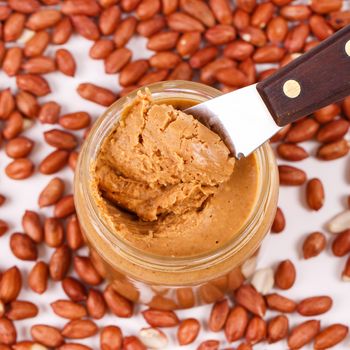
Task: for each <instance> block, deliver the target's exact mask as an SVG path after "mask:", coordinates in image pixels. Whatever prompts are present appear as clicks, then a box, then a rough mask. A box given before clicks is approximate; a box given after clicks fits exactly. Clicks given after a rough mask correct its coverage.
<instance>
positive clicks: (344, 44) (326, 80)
mask: <svg viewBox="0 0 350 350" xmlns="http://www.w3.org/2000/svg"><path fill="white" fill-rule="evenodd" d="M257 89H258V91H259V93H260V95H261V97H262V98H263V100H264V101H265V103H266V106H267V108H268V109H269V111H270V113H271V114H272V116H273V118H274V119H275V121H276V123H277V124H278V125H279V126H284V125H286V124H288V123H291V122H293V121H295V120H297V119H299V118H301V117H304V116H306V115H308V114H310V113H312V112H314V111H315V110H317V109H319V108H322V107H324V106H326V105H328V104H331V103H334V102H337V101H339V100H341V99H343V98H345V97H346V96H348V95H350V25H348V26H347V27H345V28H343V29H342V30H340V31H339V32H337V33H336V34H334V35H332V36H331V37H329V38H328V39H327V40H325V41H323V42H322V43H321V44H319V45H318V46H316V47H315V48H314V49H312V50H310V51H309V52H307V53H305V54H303V55H302V56H300V57H299V58H297V59H295V60H294V61H292V62H291V63H289V64H288V65H287V66H285V67H283V68H282V69H280V70H278V71H277V72H276V73H275V74H273V75H271V76H270V77H268V78H267V79H265V80H263V81H261V82H260V83H258V84H257Z"/></svg>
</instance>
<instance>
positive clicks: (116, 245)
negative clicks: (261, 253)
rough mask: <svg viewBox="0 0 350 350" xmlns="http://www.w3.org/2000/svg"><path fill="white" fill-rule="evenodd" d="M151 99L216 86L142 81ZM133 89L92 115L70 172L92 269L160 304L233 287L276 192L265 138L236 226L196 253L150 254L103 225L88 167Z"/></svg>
mask: <svg viewBox="0 0 350 350" xmlns="http://www.w3.org/2000/svg"><path fill="white" fill-rule="evenodd" d="M148 88H149V89H150V91H151V93H152V96H153V99H154V100H155V101H171V100H173V99H179V100H181V101H188V103H189V105H191V104H192V105H193V104H195V103H200V102H203V101H206V100H207V99H210V98H213V97H216V96H218V95H220V94H221V92H220V91H218V90H216V89H214V88H212V87H209V86H206V85H202V84H199V83H194V82H188V81H166V82H161V83H156V84H152V85H150V86H149V87H148ZM135 95H136V92H135V91H134V92H132V93H130V94H129V95H127V96H125V97H123V98H121V99H119V100H118V101H117V102H115V103H114V104H113V105H112V106H110V107H109V108H108V109H107V110H106V112H105V113H104V114H103V115H102V116H101V117H100V118H99V119H98V120H97V121H96V123H95V125H94V126H93V128H92V130H91V131H90V133H89V136H88V138H87V140H86V141H85V144H84V146H83V148H82V150H81V152H80V157H79V161H78V165H77V169H76V173H75V182H74V192H75V205H76V210H77V214H78V217H79V221H80V224H81V228H82V231H83V233H84V235H85V238H86V241H87V243H88V245H89V247H90V252H91V258H92V260H93V262H94V263H95V266H96V268H97V269H98V271H99V272H100V273H101V274H103V275H104V276H105V277H106V278H107V279H108V280H110V281H111V282H112V283H113V287H114V289H115V290H116V291H117V292H118V293H120V294H121V295H123V296H124V297H126V298H128V299H130V300H132V301H134V302H140V303H145V304H148V305H150V306H151V307H155V308H160V309H175V308H187V307H192V306H194V305H199V304H203V303H210V302H213V301H215V300H218V299H220V298H222V297H223V295H224V294H225V293H226V292H228V291H232V290H234V289H235V288H237V287H238V286H239V285H240V284H241V283H242V280H243V276H242V274H241V272H240V265H241V264H242V263H243V262H244V261H245V260H247V259H248V258H249V257H251V256H252V255H253V254H255V253H256V252H257V250H258V248H259V246H260V244H261V243H262V240H263V238H264V237H265V236H266V234H267V233H268V232H269V230H270V227H271V224H272V221H273V218H274V215H275V211H276V207H277V197H278V175H277V174H278V173H277V167H276V162H275V157H274V155H273V152H272V149H271V147H270V145H269V144H268V143H266V144H264V145H263V146H261V147H260V148H259V149H258V150H256V157H257V163H258V167H259V185H258V193H257V200H256V205H255V207H254V208H253V210H252V211H251V214H250V216H249V217H248V220H247V221H246V223H245V225H244V226H243V227H242V229H241V230H240V232H238V233H237V234H235V235H234V238H233V239H232V240H231V241H230V242H229V244H226V245H225V246H224V247H222V248H219V249H217V250H216V251H213V252H211V253H210V254H205V255H202V256H199V257H193V258H192V257H191V258H172V257H161V258H159V257H156V256H152V255H150V254H146V253H143V252H140V251H139V250H136V249H135V248H134V247H132V246H130V245H129V244H128V243H127V242H125V241H123V240H122V239H121V238H120V237H118V235H116V234H114V233H113V232H112V230H110V229H109V228H108V225H107V223H106V222H104V220H103V218H102V217H101V215H99V212H98V208H97V206H96V203H95V201H94V197H93V193H92V189H91V183H92V173H93V172H92V171H91V169H92V167H93V166H94V160H95V159H96V156H97V154H98V151H99V149H100V146H101V143H102V141H103V140H104V138H105V137H106V136H107V135H109V133H110V131H111V130H112V129H113V128H114V126H115V123H116V122H117V121H118V118H119V117H120V112H121V110H122V108H123V106H124V104H125V103H126V101H127V100H128V99H132V98H134V97H135Z"/></svg>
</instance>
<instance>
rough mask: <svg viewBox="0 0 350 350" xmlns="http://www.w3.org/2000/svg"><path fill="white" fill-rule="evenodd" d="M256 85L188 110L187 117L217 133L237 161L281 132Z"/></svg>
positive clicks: (186, 110)
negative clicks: (189, 116) (189, 115)
mask: <svg viewBox="0 0 350 350" xmlns="http://www.w3.org/2000/svg"><path fill="white" fill-rule="evenodd" d="M256 85H257V84H254V85H250V86H247V87H244V88H242V89H239V90H235V91H233V92H229V93H227V94H224V95H221V96H219V97H216V98H213V99H211V100H208V101H206V102H203V103H200V104H197V105H195V106H193V107H190V108H187V109H185V112H186V113H187V114H191V115H192V116H193V117H194V118H196V119H197V120H199V121H200V122H201V123H202V124H204V125H205V126H207V127H208V128H210V129H211V130H212V131H214V132H216V133H217V134H218V135H219V136H220V137H221V138H222V140H223V141H224V142H225V144H226V145H227V147H228V148H229V150H230V151H231V153H232V154H233V155H234V156H235V157H236V158H238V159H239V158H241V157H242V156H244V157H247V156H248V155H249V154H250V153H252V152H253V151H254V150H255V149H257V148H258V147H259V146H261V145H262V144H263V143H265V142H266V141H267V140H268V139H269V138H270V137H271V136H273V135H274V134H276V133H277V132H278V131H279V130H280V129H281V127H279V126H278V125H277V124H276V123H275V121H274V119H273V118H272V116H271V114H270V112H269V110H268V109H267V107H266V105H265V103H264V101H263V99H262V98H261V96H260V94H259V92H258V91H257V89H256Z"/></svg>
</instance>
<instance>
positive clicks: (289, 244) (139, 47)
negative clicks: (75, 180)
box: [0, 38, 350, 350]
mask: <svg viewBox="0 0 350 350" xmlns="http://www.w3.org/2000/svg"><path fill="white" fill-rule="evenodd" d="M65 46H66V47H67V48H68V49H69V50H71V52H72V53H73V55H74V56H75V59H76V61H77V64H78V69H77V74H76V77H75V78H69V77H66V76H64V75H62V74H60V73H52V74H49V75H47V76H46V77H47V79H48V81H49V83H50V86H51V88H52V90H53V92H54V93H53V94H51V95H49V96H47V97H45V98H42V99H40V102H45V101H48V100H51V99H52V100H55V101H57V102H58V103H60V104H61V105H62V106H63V108H62V113H68V112H74V111H78V110H86V111H88V112H89V113H91V114H92V115H93V116H94V117H97V116H98V115H99V114H101V112H102V111H103V108H102V107H100V106H97V105H95V104H93V103H90V102H87V101H85V100H83V99H81V98H80V97H79V95H78V94H77V93H76V90H75V89H76V87H77V86H78V84H79V83H81V82H87V81H88V82H93V83H96V84H98V85H101V86H104V87H108V88H110V89H112V90H114V91H118V90H119V86H118V84H117V76H116V75H106V74H105V73H104V67H103V62H102V61H93V60H91V59H90V58H89V57H88V51H89V48H90V46H91V42H89V41H87V40H85V39H82V38H79V39H78V38H73V39H71V40H70V42H69V43H68V45H65ZM144 46H145V42H144V40H143V39H133V40H132V42H131V43H130V44H129V47H130V48H132V49H133V52H134V59H136V58H141V57H148V56H150V55H151V53H150V52H147V50H145V49H144ZM55 50H56V48H55V47H50V48H49V49H48V50H47V52H46V54H47V55H53V54H54V51H55ZM8 86H11V87H12V88H13V89H14V88H15V85H14V80H13V79H10V78H8V77H7V76H5V75H4V74H3V73H0V89H3V88H6V87H8ZM54 127H57V126H56V125H55V126H48V125H45V126H42V125H39V123H38V124H37V125H35V126H34V127H31V128H29V129H28V130H27V131H26V132H25V133H24V135H26V136H28V137H30V138H32V139H33V140H35V141H36V145H35V147H34V150H33V152H32V154H31V156H30V158H31V159H32V160H33V161H34V162H35V164H36V165H38V164H39V162H40V160H41V159H43V157H44V156H46V155H47V154H48V153H50V152H51V151H52V150H53V149H52V148H50V147H49V146H47V145H45V144H44V142H43V138H42V136H41V133H42V132H43V131H44V130H49V129H52V128H54ZM303 146H305V148H306V149H308V150H309V151H310V152H311V154H315V149H316V144H313V143H311V142H310V143H306V144H305V145H303ZM9 162H10V159H9V158H8V157H7V156H6V155H5V153H4V150H3V149H2V150H1V151H0V168H1V169H0V193H2V194H4V195H5V196H6V197H7V201H6V203H5V205H4V206H2V207H1V208H0V218H2V219H5V220H6V221H8V222H9V224H10V226H11V227H10V230H9V233H8V234H6V235H5V236H3V237H2V238H0V270H1V271H3V270H5V269H7V268H8V267H11V266H12V265H18V266H19V267H20V268H21V270H22V271H23V273H24V275H23V277H24V289H23V290H22V292H21V294H20V297H19V299H22V300H27V299H28V300H31V301H34V302H36V303H37V304H38V306H39V308H40V313H39V315H38V317H36V318H35V319H30V320H24V321H18V322H16V326H17V329H18V330H19V332H18V333H19V335H18V338H19V339H20V340H22V339H29V338H30V333H29V331H30V326H31V325H33V324H39V323H46V324H50V325H54V326H57V327H62V326H63V325H64V324H65V323H66V320H64V319H60V318H59V317H57V316H55V315H54V314H53V312H52V310H51V308H50V306H49V304H50V302H52V301H55V300H57V299H60V298H63V299H65V298H67V297H66V296H65V294H64V293H63V291H62V289H61V286H60V283H56V284H52V283H50V284H49V289H48V291H47V292H46V293H45V294H44V295H42V296H38V295H36V294H35V293H32V292H31V291H29V290H28V287H27V283H26V279H27V274H28V272H29V271H30V268H31V267H32V266H33V264H34V263H32V262H25V263H24V262H22V261H20V260H18V259H16V258H15V257H14V256H13V255H12V253H11V251H10V249H9V243H8V240H9V236H10V233H12V232H15V231H21V224H20V223H21V218H22V215H23V213H24V211H25V210H26V209H31V210H35V211H36V210H39V208H38V205H37V197H38V194H39V193H40V191H41V190H42V189H43V187H44V186H45V185H46V184H47V183H48V181H49V180H50V178H51V177H52V176H45V175H41V174H39V173H38V172H36V173H35V175H34V176H32V177H31V178H29V179H27V180H24V181H14V180H11V179H9V178H7V177H6V175H5V174H4V171H3V168H4V167H5V166H6V165H7V164H8V163H9ZM281 163H282V162H281ZM297 166H298V167H300V168H302V169H304V170H305V171H306V172H307V174H308V176H309V178H312V177H319V178H321V180H322V181H323V183H324V186H325V192H326V201H325V205H324V207H323V208H322V209H321V210H320V211H319V212H311V211H310V210H308V209H307V207H306V204H305V196H304V192H305V188H304V186H302V187H296V188H285V187H283V188H281V192H280V201H279V202H280V206H281V207H282V209H283V211H284V213H285V215H286V220H287V228H286V230H285V231H284V232H283V233H282V234H280V235H271V236H270V239H269V240H268V241H267V242H266V244H265V246H264V249H263V254H262V256H261V258H260V260H259V267H268V266H273V267H274V266H275V265H276V264H277V263H278V262H279V261H281V260H284V259H291V260H292V261H293V262H294V263H295V264H296V268H297V281H296V284H295V285H294V287H293V288H292V289H291V290H289V291H287V292H285V293H283V294H284V295H286V296H288V297H291V298H294V299H296V300H298V299H301V298H305V297H308V296H314V295H330V296H332V297H333V299H334V306H333V308H332V310H331V311H329V312H328V313H327V314H325V315H323V316H322V317H319V318H320V319H322V322H321V325H322V326H327V325H329V324H331V323H335V322H342V323H345V324H347V325H348V326H350V283H345V282H342V281H341V279H340V274H341V271H342V269H343V265H344V263H345V260H346V259H345V258H340V259H339V258H335V257H333V256H332V254H331V252H330V242H331V239H332V236H331V234H329V233H327V238H328V239H329V240H328V247H327V250H326V252H323V253H322V254H321V255H320V256H319V257H317V258H314V259H311V260H307V261H304V260H303V259H301V244H302V241H303V239H304V238H305V237H306V235H307V234H308V233H310V232H312V231H316V230H321V231H326V230H325V227H324V225H325V223H326V222H327V221H328V220H329V219H330V218H331V217H332V216H333V215H335V214H337V213H338V212H340V211H342V210H343V209H344V208H345V207H346V196H347V195H348V194H350V185H349V184H350V162H349V158H348V157H346V158H342V159H340V160H336V161H332V162H321V161H318V160H316V159H315V158H314V157H310V158H309V159H307V160H304V161H302V162H299V163H298V164H297ZM57 175H58V176H60V177H62V178H64V179H67V180H68V179H71V178H72V171H71V170H70V169H68V168H67V169H65V170H64V171H61V172H60V173H59V174H56V175H54V176H57ZM68 183H69V181H67V184H68ZM69 186H70V185H69ZM70 192H71V188H69V187H68V186H67V192H66V193H67V194H68V193H70ZM51 210H52V208H49V209H47V210H45V211H42V213H43V216H45V215H46V216H49V215H52V213H51ZM51 251H52V250H51V249H49V248H45V249H44V248H43V247H42V248H40V256H39V259H43V260H45V259H46V261H47V260H48V257H49V255H50V254H51ZM137 308H139V307H137ZM209 312H210V306H205V307H199V308H196V309H191V310H187V311H179V312H178V315H179V317H180V318H182V319H183V318H186V317H196V318H198V319H201V320H202V325H203V327H202V330H201V332H200V336H199V338H198V339H197V341H196V343H194V344H192V345H190V346H187V347H181V349H185V350H186V349H196V347H197V346H198V344H199V342H200V341H202V340H204V339H220V340H222V347H221V348H225V347H226V346H228V345H227V344H226V343H225V340H224V335H223V333H222V332H221V333H217V334H214V333H209V332H208V331H207V328H206V319H207V318H208V314H209ZM271 315H273V314H271ZM290 320H291V324H292V325H294V324H297V323H299V322H302V321H305V320H306V318H303V317H299V316H295V315H293V316H291V317H290ZM97 324H98V325H99V326H104V325H107V324H115V325H118V326H120V327H121V328H122V330H123V332H124V334H125V335H132V334H137V332H138V330H139V329H140V328H142V327H145V326H146V323H145V321H144V320H143V318H142V317H141V316H135V317H133V318H132V319H119V318H117V317H114V316H108V317H105V318H104V319H103V320H101V321H97ZM165 332H166V333H167V334H168V336H169V339H170V343H169V347H168V348H169V349H174V350H175V349H179V348H180V347H176V345H175V342H174V340H175V334H176V330H175V329H170V330H165ZM82 343H85V344H86V345H89V346H91V347H92V348H93V349H98V348H99V345H98V337H94V338H91V339H88V340H85V341H82ZM349 347H350V338H349V337H348V338H347V340H346V341H345V342H344V343H342V345H339V346H337V347H336V349H346V348H349ZM254 349H259V350H262V349H271V350H273V349H279V350H281V349H286V345H285V343H282V342H280V343H277V344H275V345H268V344H261V345H257V346H255V347H254ZM310 349H311V347H310Z"/></svg>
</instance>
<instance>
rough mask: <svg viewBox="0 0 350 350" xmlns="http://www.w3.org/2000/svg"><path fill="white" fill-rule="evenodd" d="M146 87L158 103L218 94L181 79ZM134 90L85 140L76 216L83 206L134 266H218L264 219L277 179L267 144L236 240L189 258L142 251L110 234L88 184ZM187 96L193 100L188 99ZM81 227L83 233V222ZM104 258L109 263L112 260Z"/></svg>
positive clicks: (100, 232)
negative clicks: (251, 200)
mask: <svg viewBox="0 0 350 350" xmlns="http://www.w3.org/2000/svg"><path fill="white" fill-rule="evenodd" d="M147 88H149V89H150V91H151V93H152V96H153V98H154V99H155V100H157V98H158V99H166V98H169V97H167V96H164V94H168V95H169V96H170V95H171V94H172V95H173V97H175V96H176V98H181V99H186V98H187V99H189V100H192V101H193V98H194V97H196V98H197V100H198V101H199V100H200V99H201V100H202V101H203V102H204V101H205V100H207V99H209V98H213V97H216V96H219V95H220V94H221V92H220V91H219V90H217V89H215V88H213V87H210V86H207V85H203V84H200V83H196V82H189V81H182V80H175V81H165V82H159V83H155V84H151V85H148V86H147ZM142 89H144V88H142ZM137 90H139V89H137ZM137 90H135V91H133V92H131V93H130V94H128V95H126V96H124V97H122V98H121V99H119V100H118V101H116V102H115V103H114V104H112V105H111V106H110V107H108V108H107V110H106V111H105V112H104V113H103V114H102V115H101V116H100V117H99V118H98V120H97V121H96V122H95V124H94V126H93V128H92V129H91V131H90V133H89V135H88V137H87V139H86V140H85V143H84V146H83V148H82V151H81V152H80V156H79V160H78V164H77V170H76V173H75V180H74V192H75V193H77V192H78V191H79V192H80V193H82V196H83V199H82V200H83V203H81V202H80V200H79V199H77V198H79V196H75V201H76V209H77V212H78V215H79V211H80V210H81V205H83V206H84V208H85V210H88V212H89V217H90V219H91V221H92V224H93V227H94V229H95V230H96V232H97V233H98V235H99V236H100V238H102V239H103V240H105V241H107V243H108V244H111V245H112V246H113V251H116V252H117V253H118V254H120V255H122V256H124V257H125V258H126V259H128V260H129V261H131V262H133V263H134V264H137V265H142V266H148V267H149V268H151V269H153V270H164V269H165V268H166V269H167V270H171V271H181V270H183V269H186V270H196V269H199V268H200V269H202V268H205V266H212V265H213V264H216V263H220V262H221V261H223V260H225V259H227V258H228V257H230V256H231V255H232V254H235V253H236V252H237V250H239V249H241V247H242V246H244V245H245V244H247V242H249V240H250V239H251V236H252V235H254V230H253V228H254V227H255V226H256V225H258V224H259V222H260V221H261V219H262V218H263V216H264V212H265V208H266V206H267V204H268V203H269V200H270V199H271V197H272V195H271V185H272V184H273V183H274V180H275V178H276V176H277V175H276V173H277V172H276V169H274V171H270V170H271V169H270V167H271V165H272V167H273V168H276V163H275V159H274V157H273V155H272V150H271V147H270V145H269V144H268V143H265V144H264V145H262V146H261V147H260V148H259V149H257V150H256V151H255V154H256V156H257V160H258V167H259V181H258V183H259V185H258V194H257V198H256V203H255V205H254V209H253V210H252V211H251V213H250V215H249V217H248V218H247V220H246V222H245V224H244V225H243V226H242V227H241V229H240V230H239V231H238V232H237V234H236V235H235V237H233V238H232V239H231V240H229V241H228V242H227V243H226V244H225V245H224V246H222V247H220V248H218V249H216V250H215V251H210V252H206V253H203V254H201V255H196V256H190V257H166V256H157V255H154V254H151V253H147V252H144V251H142V250H140V249H137V248H135V247H133V246H132V245H130V244H128V243H127V242H126V241H125V240H124V239H122V238H121V237H119V236H118V235H116V234H114V233H113V232H112V230H111V229H110V227H109V226H108V223H107V222H106V220H103V218H102V217H101V215H99V210H98V206H97V204H96V201H95V199H94V197H93V190H92V185H91V184H92V182H93V181H92V179H91V174H92V173H93V170H92V169H93V167H94V160H95V159H96V155H97V153H98V151H99V149H100V146H101V143H102V141H103V140H104V138H105V136H107V135H108V134H109V133H110V131H111V130H112V128H113V127H114V126H115V124H116V123H117V122H118V119H119V118H118V113H119V114H120V111H121V109H122V107H123V106H124V105H125V103H127V102H128V101H129V100H130V99H132V98H134V97H135V96H136V93H137ZM191 94H192V95H191ZM160 95H162V97H161V98H159V96H160ZM190 95H191V96H192V98H190ZM199 102H200V101H199ZM87 174H88V176H87ZM81 225H82V228H83V230H84V222H82V223H81ZM94 248H95V249H97V250H98V247H96V246H94ZM105 258H107V260H111V261H112V258H111V259H108V257H105Z"/></svg>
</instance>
